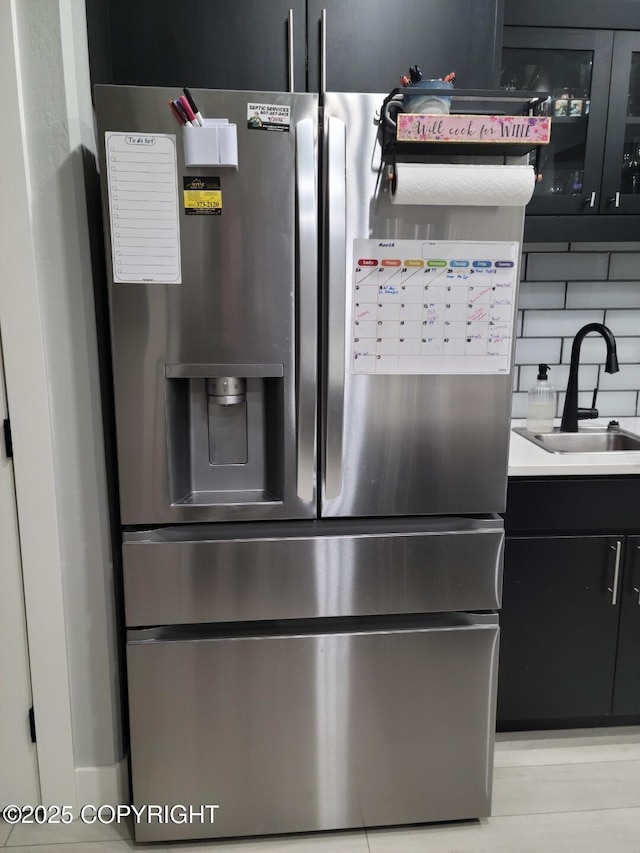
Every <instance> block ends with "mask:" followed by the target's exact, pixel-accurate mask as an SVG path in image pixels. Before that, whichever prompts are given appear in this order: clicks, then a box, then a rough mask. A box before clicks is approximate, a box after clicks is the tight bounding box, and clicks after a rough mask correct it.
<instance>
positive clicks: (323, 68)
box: [320, 9, 327, 95]
mask: <svg viewBox="0 0 640 853" xmlns="http://www.w3.org/2000/svg"><path fill="white" fill-rule="evenodd" d="M326 91H327V10H326V9H323V10H322V12H321V14H320V94H321V95H324V93H325V92H326Z"/></svg>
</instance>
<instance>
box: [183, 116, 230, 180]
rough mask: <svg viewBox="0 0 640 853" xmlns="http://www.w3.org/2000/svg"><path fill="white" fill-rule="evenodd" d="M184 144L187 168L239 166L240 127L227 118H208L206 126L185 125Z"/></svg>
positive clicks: (205, 122)
mask: <svg viewBox="0 0 640 853" xmlns="http://www.w3.org/2000/svg"><path fill="white" fill-rule="evenodd" d="M182 145H183V148H184V164H185V166H186V167H187V168H193V167H202V166H228V167H231V168H235V169H237V168H238V128H237V126H236V125H235V124H229V120H228V119H226V118H220V119H218V118H214V119H207V118H206V119H205V120H204V127H183V128H182Z"/></svg>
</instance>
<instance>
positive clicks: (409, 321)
mask: <svg viewBox="0 0 640 853" xmlns="http://www.w3.org/2000/svg"><path fill="white" fill-rule="evenodd" d="M519 249H520V246H519V244H518V243H511V242H496V243H485V242H475V241H468V242H457V241H454V240H354V242H353V285H352V286H353V290H352V314H351V371H352V373H369V374H372V373H373V374H428V373H431V374H433V373H440V374H443V373H444V374H448V373H458V374H460V373H508V372H509V370H510V369H511V349H512V344H513V337H514V317H515V309H516V286H517V282H518V257H519Z"/></svg>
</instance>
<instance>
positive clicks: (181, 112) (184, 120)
mask: <svg viewBox="0 0 640 853" xmlns="http://www.w3.org/2000/svg"><path fill="white" fill-rule="evenodd" d="M171 103H172V104H173V106H174V108H175V109H176V110H177V111H178V115H179V116H180V117H181V118H182V123H183V124H184V125H185V126H186V127H193V125H192V124H191V122H190V121H189V116H188V115H187V114H186V112H185V111H184V107H183V106H182V104H181V103H180V101H179V100H177V99H176V100H175V101H171Z"/></svg>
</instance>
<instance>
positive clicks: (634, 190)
mask: <svg viewBox="0 0 640 853" xmlns="http://www.w3.org/2000/svg"><path fill="white" fill-rule="evenodd" d="M638 25H639V26H640V9H639V10H638ZM602 191H603V194H604V195H605V197H606V202H607V204H608V205H609V206H612V207H613V209H614V210H621V211H623V212H624V211H628V212H630V213H640V32H638V33H616V34H615V39H614V44H613V67H612V71H611V95H610V97H609V120H608V123H607V145H606V149H605V158H604V173H603V179H602Z"/></svg>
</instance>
